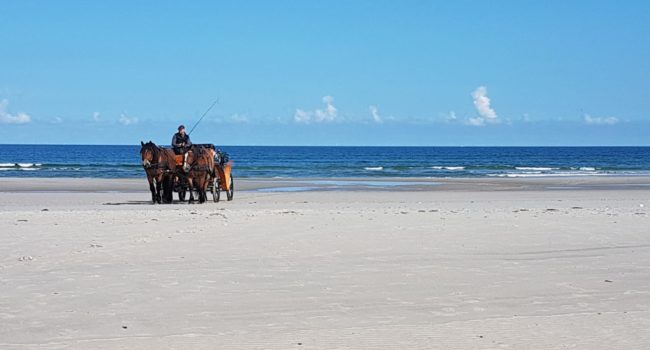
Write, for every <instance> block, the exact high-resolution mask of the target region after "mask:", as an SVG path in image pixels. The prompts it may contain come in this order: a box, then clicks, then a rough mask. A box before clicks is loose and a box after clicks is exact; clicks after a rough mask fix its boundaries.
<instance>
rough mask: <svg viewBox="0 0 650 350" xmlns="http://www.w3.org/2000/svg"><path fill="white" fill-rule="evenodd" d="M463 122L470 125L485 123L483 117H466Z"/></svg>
mask: <svg viewBox="0 0 650 350" xmlns="http://www.w3.org/2000/svg"><path fill="white" fill-rule="evenodd" d="M465 124H467V125H471V126H483V125H485V119H483V118H480V117H476V118H469V119H467V121H466V122H465Z"/></svg>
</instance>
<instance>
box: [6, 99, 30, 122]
mask: <svg viewBox="0 0 650 350" xmlns="http://www.w3.org/2000/svg"><path fill="white" fill-rule="evenodd" d="M7 106H9V101H7V100H6V99H4V100H2V101H0V123H1V124H27V123H29V122H31V121H32V117H30V116H29V115H27V114H26V113H23V112H20V113H18V114H15V115H14V114H11V113H9V112H7Z"/></svg>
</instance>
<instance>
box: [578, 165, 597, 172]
mask: <svg viewBox="0 0 650 350" xmlns="http://www.w3.org/2000/svg"><path fill="white" fill-rule="evenodd" d="M580 170H582V171H594V170H596V168H594V167H590V166H583V167H580Z"/></svg>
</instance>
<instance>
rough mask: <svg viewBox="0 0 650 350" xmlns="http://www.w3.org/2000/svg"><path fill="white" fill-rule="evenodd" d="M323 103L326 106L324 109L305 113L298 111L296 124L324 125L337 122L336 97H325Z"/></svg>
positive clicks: (295, 118) (295, 117)
mask: <svg viewBox="0 0 650 350" xmlns="http://www.w3.org/2000/svg"><path fill="white" fill-rule="evenodd" d="M322 101H323V103H324V104H325V108H324V109H316V110H313V111H305V110H302V109H296V113H294V116H293V120H294V121H295V122H296V123H303V124H309V123H312V122H314V123H322V122H333V121H335V120H337V116H338V110H337V109H336V107H334V97H332V96H329V95H327V96H323V98H322Z"/></svg>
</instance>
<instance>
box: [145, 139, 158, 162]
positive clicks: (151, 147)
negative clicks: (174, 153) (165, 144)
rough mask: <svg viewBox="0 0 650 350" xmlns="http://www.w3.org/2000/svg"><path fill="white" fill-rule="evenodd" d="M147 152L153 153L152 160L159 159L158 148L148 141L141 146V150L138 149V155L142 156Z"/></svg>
mask: <svg viewBox="0 0 650 350" xmlns="http://www.w3.org/2000/svg"><path fill="white" fill-rule="evenodd" d="M146 150H149V151H151V153H153V158H154V159H158V158H160V148H159V147H158V146H156V144H155V143H153V142H151V141H149V142H147V143H143V144H142V148H141V149H140V155H142V154H144V151H146Z"/></svg>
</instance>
